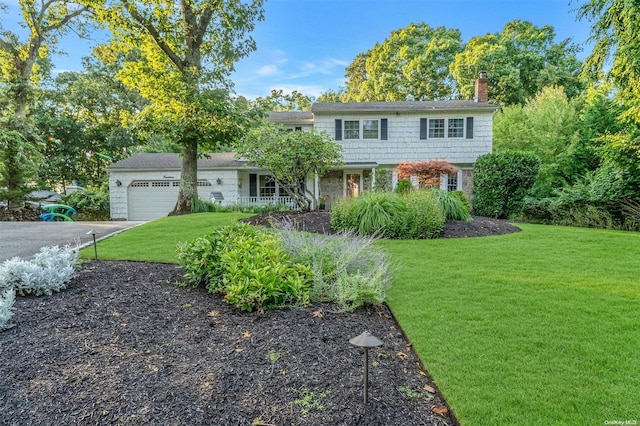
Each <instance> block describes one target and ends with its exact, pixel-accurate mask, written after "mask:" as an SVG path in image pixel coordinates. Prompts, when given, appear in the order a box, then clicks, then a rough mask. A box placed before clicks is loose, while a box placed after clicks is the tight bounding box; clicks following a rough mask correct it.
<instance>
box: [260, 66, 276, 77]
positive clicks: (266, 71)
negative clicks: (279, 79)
mask: <svg viewBox="0 0 640 426" xmlns="http://www.w3.org/2000/svg"><path fill="white" fill-rule="evenodd" d="M278 72H279V70H278V66H277V65H264V66H262V67H260V68H259V69H258V75H262V76H267V77H268V76H272V75H276V74H278Z"/></svg>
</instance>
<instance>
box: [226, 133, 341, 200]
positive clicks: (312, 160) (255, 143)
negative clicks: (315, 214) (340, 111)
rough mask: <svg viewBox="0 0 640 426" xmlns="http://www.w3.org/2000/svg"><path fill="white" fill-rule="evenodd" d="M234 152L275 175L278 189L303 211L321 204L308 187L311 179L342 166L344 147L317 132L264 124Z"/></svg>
mask: <svg viewBox="0 0 640 426" xmlns="http://www.w3.org/2000/svg"><path fill="white" fill-rule="evenodd" d="M234 151H235V153H236V155H237V156H238V158H244V159H246V160H248V161H250V162H251V163H253V164H255V165H257V166H258V167H261V168H264V169H266V170H269V171H270V172H271V173H273V175H274V177H275V179H276V182H277V183H278V186H279V187H280V188H283V189H284V190H285V191H286V193H287V194H288V195H289V196H290V197H291V198H292V199H293V200H294V201H295V203H296V204H297V205H298V207H299V208H301V209H302V210H309V209H310V208H311V207H312V206H313V205H314V204H316V205H317V200H315V198H314V194H313V193H312V192H311V191H310V190H309V188H308V187H307V184H306V182H307V179H308V178H312V177H314V176H323V175H324V174H326V173H327V172H328V171H329V170H331V168H332V167H336V166H339V165H341V164H342V147H341V146H340V145H339V144H337V143H335V142H334V141H333V138H331V137H330V136H329V135H327V134H325V133H318V132H315V131H311V132H305V131H297V132H291V131H287V129H286V128H284V127H283V126H280V125H277V124H273V123H263V124H262V125H260V126H257V127H255V128H254V129H252V130H251V131H249V132H248V133H247V135H246V136H245V137H244V138H243V139H242V140H241V141H239V142H238V143H237V144H236V146H235V147H234Z"/></svg>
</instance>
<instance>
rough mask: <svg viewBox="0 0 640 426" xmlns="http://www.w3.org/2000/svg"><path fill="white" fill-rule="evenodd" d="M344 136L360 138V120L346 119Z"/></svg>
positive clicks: (346, 137)
mask: <svg viewBox="0 0 640 426" xmlns="http://www.w3.org/2000/svg"><path fill="white" fill-rule="evenodd" d="M344 138H345V139H360V120H344Z"/></svg>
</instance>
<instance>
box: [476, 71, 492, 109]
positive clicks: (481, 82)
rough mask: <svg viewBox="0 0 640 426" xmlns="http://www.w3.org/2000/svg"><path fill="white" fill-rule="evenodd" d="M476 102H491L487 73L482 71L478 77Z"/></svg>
mask: <svg viewBox="0 0 640 426" xmlns="http://www.w3.org/2000/svg"><path fill="white" fill-rule="evenodd" d="M474 101H476V102H483V103H487V102H489V80H487V72H486V71H480V75H478V79H477V80H476V96H475V98H474Z"/></svg>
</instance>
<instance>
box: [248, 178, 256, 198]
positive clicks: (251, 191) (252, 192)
mask: <svg viewBox="0 0 640 426" xmlns="http://www.w3.org/2000/svg"><path fill="white" fill-rule="evenodd" d="M257 196H258V175H257V174H255V173H251V174H250V175H249V197H257Z"/></svg>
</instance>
